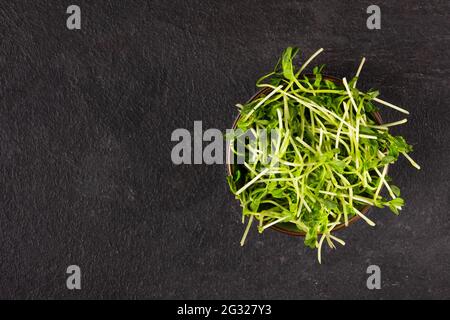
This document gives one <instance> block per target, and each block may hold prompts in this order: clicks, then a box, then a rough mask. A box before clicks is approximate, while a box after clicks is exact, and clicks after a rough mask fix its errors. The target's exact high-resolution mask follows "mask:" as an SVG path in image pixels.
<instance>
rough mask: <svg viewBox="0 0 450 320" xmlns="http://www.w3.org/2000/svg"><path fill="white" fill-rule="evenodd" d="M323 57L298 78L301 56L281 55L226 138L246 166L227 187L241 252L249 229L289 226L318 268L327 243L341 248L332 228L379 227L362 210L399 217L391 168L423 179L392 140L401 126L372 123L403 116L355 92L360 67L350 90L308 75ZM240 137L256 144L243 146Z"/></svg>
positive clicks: (237, 168) (399, 140) (373, 95)
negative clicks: (401, 162) (382, 110)
mask: <svg viewBox="0 0 450 320" xmlns="http://www.w3.org/2000/svg"><path fill="white" fill-rule="evenodd" d="M322 50H323V49H320V50H318V51H317V52H316V53H315V54H313V55H312V56H311V57H310V58H309V59H308V60H307V61H306V62H305V63H303V64H302V65H301V66H300V67H299V68H298V69H296V68H295V67H294V65H293V58H294V57H295V56H296V54H297V53H298V49H297V48H291V47H289V48H287V49H286V50H285V51H284V52H283V54H282V57H281V58H280V60H279V62H278V64H277V65H276V67H275V69H274V71H273V72H271V73H269V74H267V75H265V76H263V77H262V78H260V79H259V80H258V81H257V87H258V88H261V89H263V88H266V89H265V91H264V92H265V93H264V94H260V95H258V96H257V97H256V98H255V99H253V100H252V101H250V102H248V103H246V104H244V105H241V104H238V105H237V107H238V109H239V112H240V116H239V119H238V120H237V122H236V128H237V129H240V130H237V131H235V133H234V134H233V135H232V136H231V137H228V138H229V139H231V141H230V146H231V148H230V149H231V150H232V154H233V155H238V150H237V148H236V145H237V143H238V142H239V143H242V144H243V145H244V146H245V151H246V153H248V154H251V160H252V161H250V160H249V159H248V158H246V160H245V161H243V163H241V164H239V165H237V164H234V165H232V168H233V170H232V174H231V175H230V176H228V177H227V180H228V183H229V186H230V189H231V191H232V192H233V194H234V195H235V196H236V198H237V199H239V201H240V204H241V206H242V221H243V222H245V219H247V227H246V228H245V231H244V235H243V237H242V240H241V245H243V244H244V242H245V239H246V237H247V234H248V232H249V229H250V228H251V225H252V224H253V223H257V225H258V230H259V232H263V231H264V230H266V229H268V228H270V227H271V226H274V225H280V224H284V225H286V224H289V225H291V226H294V228H295V229H296V230H297V231H298V232H299V233H303V234H304V235H305V238H304V242H305V245H307V246H309V247H311V248H317V249H318V250H317V254H318V260H319V263H320V262H321V249H322V245H323V243H324V241H326V242H327V244H328V245H329V246H330V247H331V248H335V245H334V244H335V243H340V244H341V245H344V244H345V243H344V241H342V240H341V239H339V238H337V237H336V236H335V235H334V234H333V231H334V230H335V229H336V228H337V227H338V226H341V225H342V224H344V225H346V226H347V225H348V223H349V220H350V219H352V218H353V217H355V216H359V217H360V218H362V219H363V220H365V221H366V222H367V223H368V224H369V225H371V226H374V225H375V223H374V222H372V220H370V219H369V218H368V217H367V216H366V215H365V214H364V210H363V208H364V207H366V206H374V207H379V208H382V207H389V208H390V210H391V211H392V212H394V213H395V214H398V213H399V210H401V209H402V206H403V205H404V200H403V199H402V198H401V197H400V189H399V188H398V187H397V186H395V185H393V184H391V179H390V178H389V176H388V167H389V165H390V164H392V163H394V162H395V161H396V160H397V159H398V157H399V156H400V155H402V156H404V157H405V158H406V159H408V161H409V162H410V163H411V165H412V166H414V167H416V168H417V169H420V167H419V165H418V164H417V163H416V162H414V160H413V159H412V158H411V157H410V156H409V155H408V153H410V152H411V151H412V147H411V145H409V144H408V143H407V142H406V141H405V139H404V138H403V137H401V136H394V135H391V134H390V130H389V129H390V128H391V127H393V126H397V125H401V124H403V123H405V122H406V121H407V120H406V119H403V120H399V121H395V122H392V123H385V124H381V123H380V122H379V121H377V117H376V113H377V111H378V107H377V106H378V105H379V106H384V107H389V108H392V109H395V110H396V111H399V112H400V113H403V114H408V111H406V110H404V109H402V108H400V107H398V106H395V105H393V104H391V103H388V102H386V101H384V100H381V99H379V98H378V94H379V93H378V91H375V90H370V91H368V92H362V91H360V90H359V89H358V87H357V81H358V78H359V75H360V72H361V69H362V67H363V65H364V62H365V59H364V58H363V59H362V61H361V64H360V65H359V68H358V69H357V72H356V74H355V76H354V77H353V78H352V79H351V80H350V81H347V79H346V78H343V79H342V80H335V79H332V78H330V77H327V76H324V75H323V68H324V66H323V65H322V66H316V67H314V68H313V74H305V73H304V71H305V68H306V67H307V66H308V65H309V64H310V63H311V61H312V60H313V59H314V58H315V57H316V56H317V55H318V54H319V53H321V52H322ZM274 130H276V132H277V135H276V137H275V138H274V137H271V138H270V139H269V143H267V142H266V143H263V141H262V140H261V139H260V134H259V133H260V132H263V131H264V132H269V131H270V132H273V131H274ZM236 132H237V133H236ZM246 132H252V133H253V136H254V137H256V138H255V139H253V140H251V141H248V140H246V139H245V136H244V134H245V133H246ZM383 188H385V190H386V191H387V192H386V195H383V194H384V192H383V194H382V192H381V191H382V189H383Z"/></svg>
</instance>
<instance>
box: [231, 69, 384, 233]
mask: <svg viewBox="0 0 450 320" xmlns="http://www.w3.org/2000/svg"><path fill="white" fill-rule="evenodd" d="M304 76H306V77H308V78H310V79H314V78H315V75H314V74H309V73H307V74H305V75H304ZM322 79H326V80H330V81H332V82H335V83H339V82H340V83H342V80H341V79H339V78H337V77H334V76H331V75H322ZM271 91H272V88H269V87H265V88H262V89H260V90H258V91H257V92H256V93H255V94H253V96H251V98H250V99H248V100H247V102H246V104H247V103H250V102H252V101H253V100H255V99H257V98H258V97H259V96H261V95H263V94H267V93H269V92H271ZM372 115H373V117H374V119H375V121H376V122H377V124H383V119H382V118H381V115H380V113H379V112H378V111H375V112H372ZM240 118H241V114H240V113H239V114H238V115H237V117H236V118H235V120H234V122H233V127H232V129H236V126H237V123H238V121H239V119H240ZM226 148H227V150H226V151H227V152H226V154H227V157H226V160H227V161H226V167H227V176H232V164H231V161H230V160H231V159H230V157H231V152H230V151H231V150H230V148H231V145H230V143H229V142H227V145H226ZM383 188H384V186H383ZM371 207H372V206H371V205H365V206H364V207H362V208H361V213H362V214H363V215H366V214H367V213H368V212H369V210H370V209H371ZM360 219H361V216H359V215H355V216H353V217H351V218H350V219H349V220H348V223H347V225H345V223H340V224H338V225H337V226H336V227H335V228H333V231H338V230H342V229H345V228H348V227H349V226H350V225H351V224H353V223H355V222H356V221H358V220H360ZM269 229H272V230H275V231H278V232H280V233H284V234H287V235H290V236H295V237H304V236H306V233H305V232H303V231H300V230H299V231H293V230H289V229H286V228H283V227H282V226H280V224H279V223H278V224H275V225H273V226H270V227H269ZM319 235H321V233H319Z"/></svg>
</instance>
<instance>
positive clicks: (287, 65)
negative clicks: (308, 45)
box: [281, 47, 298, 80]
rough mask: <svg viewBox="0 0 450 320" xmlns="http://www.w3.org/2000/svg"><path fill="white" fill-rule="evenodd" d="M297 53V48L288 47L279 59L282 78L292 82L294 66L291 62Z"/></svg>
mask: <svg viewBox="0 0 450 320" xmlns="http://www.w3.org/2000/svg"><path fill="white" fill-rule="evenodd" d="M297 53H298V48H293V47H288V48H287V49H286V50H285V51H284V52H283V56H282V59H281V66H282V68H283V76H284V77H285V78H286V79H288V80H294V79H295V76H294V66H293V65H292V60H293V59H294V57H295V56H296V55H297Z"/></svg>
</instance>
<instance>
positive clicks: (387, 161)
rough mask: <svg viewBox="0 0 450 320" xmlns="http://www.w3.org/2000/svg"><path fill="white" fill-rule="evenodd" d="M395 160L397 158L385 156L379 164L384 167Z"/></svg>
mask: <svg viewBox="0 0 450 320" xmlns="http://www.w3.org/2000/svg"><path fill="white" fill-rule="evenodd" d="M395 160H397V158H395V157H393V156H385V157H384V158H383V159H381V162H380V163H381V164H382V165H386V164H388V163H393V162H395Z"/></svg>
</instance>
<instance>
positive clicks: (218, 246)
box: [0, 0, 450, 299]
mask: <svg viewBox="0 0 450 320" xmlns="http://www.w3.org/2000/svg"><path fill="white" fill-rule="evenodd" d="M72 2H73V3H72ZM70 4H78V5H79V6H80V7H81V10H82V30H80V31H69V30H68V29H67V28H66V18H67V16H68V15H67V14H66V13H65V11H66V8H67V6H68V5H70ZM370 4H377V5H379V6H380V7H381V11H382V22H381V30H378V31H376V30H368V29H367V28H366V18H367V17H368V14H367V13H366V8H367V7H368V6H369V5H370ZM449 21H450V4H449V2H448V1H387V0H377V1H325V0H323V1H206V0H205V1H198V0H190V1H148V2H146V1H81V0H77V1H47V2H43V1H2V2H1V4H0V36H1V38H0V101H1V104H0V148H1V150H0V298H193V299H194V298H207V299H209V298H235V299H241V298H271V299H291V298H295V299H311V298H354V299H367V298H370V299H372V298H374V299H379V298H384V299H388V298H400V299H404V298H436V299H442V298H450V232H449V229H450V218H449V208H448V205H449V195H450V193H449V178H450V171H449V165H450V152H449V142H450V141H449V140H450V133H449V130H448V120H449V106H448V101H449V100H450V94H449V90H448V88H449V84H450V81H449V78H448V73H449V71H450V69H449V62H450V59H449V45H450V22H449ZM289 45H295V46H299V47H300V48H301V50H302V54H301V58H302V60H303V61H304V59H306V58H307V57H308V56H309V55H310V54H312V53H313V52H315V51H316V50H317V49H318V48H320V47H324V48H325V53H323V54H322V55H320V57H319V58H318V60H317V62H318V63H327V64H328V68H327V69H326V70H327V73H329V74H332V75H337V76H341V77H342V76H347V77H350V76H352V75H353V74H354V72H355V70H356V68H357V66H358V64H359V61H360V58H361V57H362V56H366V57H367V59H368V60H367V63H366V66H365V67H364V70H363V73H362V78H361V80H360V84H361V86H363V88H365V89H369V88H371V87H376V88H379V89H380V90H381V94H382V95H381V96H382V97H383V98H385V99H386V100H388V101H391V102H393V103H395V104H398V105H401V106H404V107H406V108H407V109H409V110H410V111H411V116H410V117H409V122H408V124H407V125H405V126H402V127H401V128H397V129H395V132H396V133H398V134H402V135H404V136H405V137H406V138H407V139H408V140H409V142H410V143H412V144H413V145H414V146H415V150H416V151H415V152H414V153H413V157H414V158H415V159H416V160H417V161H418V162H419V163H420V164H421V165H422V167H423V169H422V170H421V171H416V170H415V169H413V168H411V167H410V166H409V165H408V163H407V162H406V160H401V161H399V162H398V163H397V164H396V165H395V167H393V168H392V169H391V175H392V177H393V178H394V180H395V181H396V184H397V185H399V186H401V187H402V192H403V195H404V197H405V198H406V201H407V206H406V207H405V208H404V210H403V212H402V214H401V216H400V217H395V216H394V215H393V214H391V213H390V212H389V211H388V210H385V209H383V210H381V209H377V210H375V211H372V212H371V213H370V217H371V218H373V219H374V220H376V221H377V226H376V227H375V228H373V229H372V228H370V227H369V226H367V225H366V224H364V223H363V222H358V223H356V224H355V225H353V226H352V227H351V228H349V229H347V230H345V231H340V232H339V236H340V237H342V238H343V239H344V240H345V241H347V243H348V244H347V246H346V247H343V248H342V247H340V248H338V250H336V251H333V252H330V250H326V252H325V256H324V264H323V265H318V263H317V261H316V254H315V252H314V251H311V250H310V249H306V248H305V247H304V246H303V244H302V239H300V238H293V237H289V236H286V235H283V234H279V233H277V232H274V231H268V232H266V233H264V234H262V235H258V233H257V231H256V230H255V229H253V230H252V232H251V234H250V237H249V239H248V242H247V244H246V246H245V247H243V248H241V247H240V246H239V240H240V237H241V235H242V232H243V229H244V226H243V225H241V223H240V208H239V206H238V204H237V202H235V201H234V199H233V197H232V195H231V194H230V193H229V191H228V189H227V185H226V182H225V170H224V167H223V166H221V165H211V166H207V165H196V166H193V165H192V166H188V165H181V166H176V165H173V164H172V162H171V158H170V152H171V149H172V147H173V146H174V145H175V143H173V142H171V141H170V136H171V133H172V131H173V130H175V129H176V128H187V129H189V130H191V131H192V130H193V121H194V120H202V121H203V127H204V128H212V127H213V128H219V129H221V130H225V128H229V127H230V126H231V124H232V122H233V119H234V117H235V115H236V111H235V108H234V107H233V106H234V104H235V103H238V102H244V101H245V100H246V99H247V98H249V97H250V96H251V95H252V94H253V93H254V92H255V87H254V82H255V80H256V79H257V78H258V77H259V76H261V75H263V74H265V73H267V72H268V71H270V70H271V68H272V67H273V65H274V63H275V62H276V60H277V59H278V56H279V54H280V53H281V51H282V50H283V49H284V48H285V47H287V46H289ZM382 113H383V117H384V118H385V119H386V120H387V121H392V120H398V119H401V118H402V115H401V114H398V113H396V112H394V111H391V110H387V109H384V110H383V112H382ZM71 264H76V265H79V266H80V267H81V270H82V290H81V291H69V290H67V289H66V284H65V281H66V274H65V271H66V268H67V266H68V265H71ZM371 264H376V265H379V266H380V267H381V272H382V290H378V291H377V290H374V291H370V290H368V289H367V288H366V279H367V276H368V275H367V274H366V268H367V267H368V266H369V265H371Z"/></svg>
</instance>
